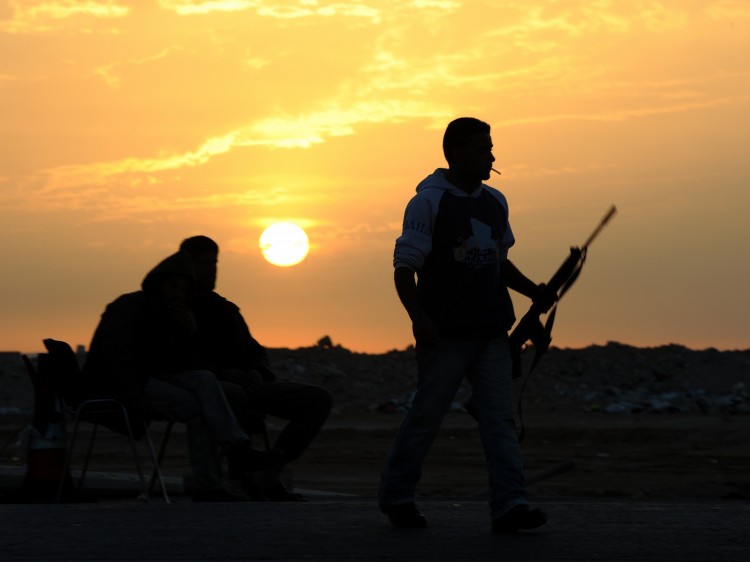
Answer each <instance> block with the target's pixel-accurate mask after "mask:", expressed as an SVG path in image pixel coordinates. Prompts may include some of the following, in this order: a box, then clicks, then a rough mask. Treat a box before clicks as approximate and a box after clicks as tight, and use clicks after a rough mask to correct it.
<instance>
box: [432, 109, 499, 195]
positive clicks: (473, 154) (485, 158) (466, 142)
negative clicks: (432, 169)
mask: <svg viewBox="0 0 750 562" xmlns="http://www.w3.org/2000/svg"><path fill="white" fill-rule="evenodd" d="M443 154H444V155H445V159H446V160H447V161H448V167H449V168H450V170H451V171H452V172H454V173H456V174H458V175H460V176H461V177H463V178H465V179H467V180H475V181H481V180H486V179H487V178H489V177H490V171H491V170H492V163H493V162H494V161H495V157H494V156H493V155H492V137H491V136H490V126H489V125H488V124H487V123H485V122H484V121H480V120H479V119H475V118H474V117H459V118H458V119H455V120H453V121H451V122H450V123H449V124H448V127H446V129H445V134H444V135H443Z"/></svg>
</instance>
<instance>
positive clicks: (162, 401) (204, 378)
mask: <svg viewBox="0 0 750 562" xmlns="http://www.w3.org/2000/svg"><path fill="white" fill-rule="evenodd" d="M145 399H146V401H147V404H148V409H149V411H150V413H151V414H152V415H153V416H154V418H156V419H169V420H174V421H178V422H184V423H186V424H187V442H188V451H189V454H190V461H191V466H192V469H193V476H194V477H195V480H196V484H197V485H198V486H199V487H201V488H217V487H220V486H221V484H222V473H221V447H222V446H224V447H226V446H229V445H232V444H233V443H238V442H240V441H246V440H248V439H249V437H248V435H247V434H246V433H245V432H244V431H243V430H242V428H241V427H240V426H239V424H238V423H237V420H236V418H235V416H234V414H233V413H232V409H231V408H230V407H229V404H228V403H227V400H226V397H225V396H224V391H223V390H222V388H221V385H220V384H219V381H218V380H217V379H216V377H215V376H214V374H213V373H212V372H210V371H185V372H182V373H176V374H169V375H161V376H158V377H152V378H150V379H149V380H148V382H147V383H146V388H145Z"/></svg>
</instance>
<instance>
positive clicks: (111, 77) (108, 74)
mask: <svg viewBox="0 0 750 562" xmlns="http://www.w3.org/2000/svg"><path fill="white" fill-rule="evenodd" d="M179 50H181V48H180V47H178V46H173V47H166V48H164V49H162V50H161V51H159V52H158V53H156V54H155V55H151V56H148V57H140V58H137V59H130V60H128V61H125V62H119V63H111V64H107V65H103V66H100V67H98V68H96V69H95V70H94V72H95V73H96V74H98V75H99V76H101V77H102V78H103V79H104V81H105V82H106V83H107V85H108V86H110V87H112V88H118V87H119V86H120V77H119V76H118V75H117V71H118V70H119V69H121V68H123V67H126V66H133V65H141V64H148V63H150V62H154V61H157V60H161V59H165V58H167V57H168V56H169V55H170V54H172V53H174V52H175V51H179Z"/></svg>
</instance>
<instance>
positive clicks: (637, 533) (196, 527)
mask: <svg viewBox="0 0 750 562" xmlns="http://www.w3.org/2000/svg"><path fill="white" fill-rule="evenodd" d="M537 503H538V504H539V505H541V506H542V507H543V508H544V509H545V510H546V511H547V512H548V514H549V516H550V522H549V523H548V524H547V525H546V526H545V527H543V528H541V529H537V530H534V531H529V532H525V533H519V534H518V535H514V536H499V535H493V534H492V533H491V532H490V531H489V522H488V519H487V510H486V504H485V503H484V502H481V501H477V500H473V499H469V500H460V499H439V500H437V499H435V500H429V501H425V502H423V503H422V504H421V505H422V508H423V511H424V513H425V515H426V516H427V517H428V519H429V522H430V526H429V528H427V529H418V530H405V529H395V528H392V527H391V526H390V525H389V524H388V522H387V521H386V519H385V518H384V517H383V516H381V515H380V513H378V512H377V510H376V509H375V505H374V503H373V501H372V500H369V499H367V500H366V499H363V498H356V497H353V498H343V497H325V496H322V497H313V498H311V501H309V502H307V503H294V504H272V503H251V502H247V503H203V504H194V503H192V502H191V501H190V500H189V499H187V498H185V497H184V496H181V497H177V498H175V502H174V503H172V504H170V505H167V504H164V503H163V502H161V501H160V500H152V501H151V502H150V503H148V504H142V503H139V502H138V501H136V500H131V499H119V500H107V501H101V502H99V503H79V504H67V505H39V504H37V505H34V504H4V505H0V521H1V523H0V560H119V561H124V560H138V561H143V560H180V561H193V560H195V561H198V560H286V561H292V560H333V561H341V560H357V561H367V560H391V561H393V560H506V561H512V560H536V561H553V560H554V561H560V560H574V561H588V560H597V561H599V560H608V561H634V560H638V561H657V560H658V561H666V560H669V561H679V562H686V561H696V562H698V561H700V562H706V561H712V560H716V561H722V562H732V561H736V562H747V561H748V560H750V538H748V537H750V502H747V501H726V502H668V503H667V502H664V503H659V502H651V501H642V502H639V501H627V502H619V501H611V500H583V501H579V500H571V501H566V500H561V499H554V500H547V501H540V502H537Z"/></svg>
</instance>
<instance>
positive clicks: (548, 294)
mask: <svg viewBox="0 0 750 562" xmlns="http://www.w3.org/2000/svg"><path fill="white" fill-rule="evenodd" d="M531 300H532V302H533V303H534V304H535V305H536V306H538V307H539V308H540V309H541V311H542V312H547V311H548V310H549V309H550V308H552V306H553V305H554V304H555V302H557V295H556V294H555V293H554V292H553V291H552V290H550V289H549V288H548V287H547V285H546V284H545V283H539V285H537V286H536V290H535V292H534V296H533V297H532V299H531Z"/></svg>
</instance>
